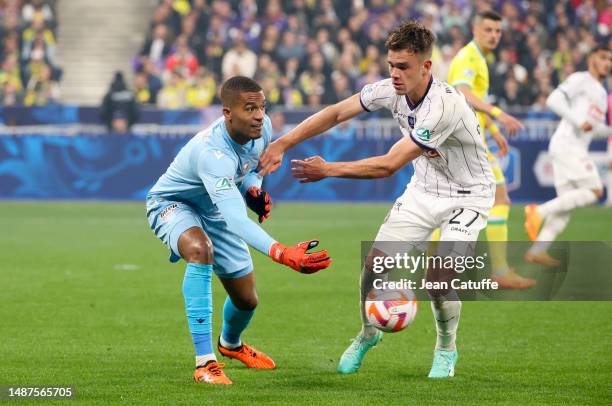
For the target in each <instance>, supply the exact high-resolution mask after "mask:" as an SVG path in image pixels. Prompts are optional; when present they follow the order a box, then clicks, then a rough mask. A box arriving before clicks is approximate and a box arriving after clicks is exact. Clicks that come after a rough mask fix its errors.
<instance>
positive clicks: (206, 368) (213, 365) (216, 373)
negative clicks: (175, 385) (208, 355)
mask: <svg viewBox="0 0 612 406" xmlns="http://www.w3.org/2000/svg"><path fill="white" fill-rule="evenodd" d="M224 366H225V364H221V363H219V362H217V361H208V362H207V363H206V365H203V366H201V367H197V368H196V370H195V372H194V374H193V379H194V380H195V381H196V382H204V383H212V384H217V385H231V384H232V383H233V382H232V381H231V380H230V379H229V378H228V377H227V376H226V375H225V372H223V367H224Z"/></svg>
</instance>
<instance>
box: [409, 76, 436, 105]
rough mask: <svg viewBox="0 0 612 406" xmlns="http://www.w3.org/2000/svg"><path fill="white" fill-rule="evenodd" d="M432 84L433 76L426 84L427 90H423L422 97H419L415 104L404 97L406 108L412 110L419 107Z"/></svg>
mask: <svg viewBox="0 0 612 406" xmlns="http://www.w3.org/2000/svg"><path fill="white" fill-rule="evenodd" d="M432 83H433V75H431V76H429V83H428V84H427V89H426V90H425V94H424V95H423V97H421V99H420V100H419V101H418V102H416V104H412V102H411V101H410V98H409V97H408V95H405V96H404V97H405V98H406V103H408V107H410V110H414V109H416V108H417V107H419V105H420V104H421V103H422V102H423V100H424V99H425V96H427V93H429V89H430V88H431V84H432Z"/></svg>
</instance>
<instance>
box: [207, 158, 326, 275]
mask: <svg viewBox="0 0 612 406" xmlns="http://www.w3.org/2000/svg"><path fill="white" fill-rule="evenodd" d="M197 165H198V175H199V176H200V179H201V180H202V183H203V184H204V188H205V189H206V191H207V192H208V195H209V197H210V199H211V201H212V203H214V204H215V206H216V207H217V209H218V210H219V212H220V214H221V217H222V218H223V220H224V221H225V223H226V224H227V231H228V232H229V233H232V234H235V235H237V236H238V237H240V238H241V239H242V240H244V242H246V243H247V244H248V245H250V246H251V247H253V248H255V249H256V250H258V251H259V252H261V253H262V254H264V255H267V256H269V257H271V258H272V259H273V260H274V261H276V262H278V263H281V264H283V265H287V266H289V267H291V268H292V269H295V270H296V271H298V272H302V273H314V272H317V271H320V270H321V269H325V268H327V267H328V266H329V265H330V264H331V259H330V258H329V254H328V252H327V251H326V250H322V251H317V252H308V250H310V249H312V248H314V247H315V246H316V245H317V244H318V241H316V240H312V241H308V242H307V243H306V245H307V247H305V248H304V246H303V244H304V243H301V244H297V245H295V246H292V247H286V246H284V245H282V244H280V243H278V242H277V241H275V240H274V239H273V238H272V237H271V236H270V235H269V234H268V233H266V231H265V230H263V229H262V228H261V227H260V226H258V225H257V224H256V223H255V222H253V221H252V220H251V219H250V218H249V217H248V216H247V210H246V204H245V199H244V197H243V194H242V193H241V191H240V190H239V189H238V187H237V186H236V184H235V183H234V182H233V180H232V177H233V174H234V173H235V172H236V167H237V162H236V161H235V160H234V159H233V158H232V157H230V156H228V155H227V154H225V153H224V152H223V151H220V150H211V151H204V152H203V153H202V154H201V155H200V157H199V158H198V163H197ZM256 185H257V183H252V184H251V186H249V187H253V186H256ZM242 186H245V185H242ZM313 241H316V243H313Z"/></svg>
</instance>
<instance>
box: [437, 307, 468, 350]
mask: <svg viewBox="0 0 612 406" xmlns="http://www.w3.org/2000/svg"><path fill="white" fill-rule="evenodd" d="M431 310H432V311H433V315H434V319H435V321H436V331H437V333H438V336H437V339H436V350H445V351H455V350H456V349H457V346H456V345H455V340H456V338H457V326H458V325H459V317H460V316H461V301H460V300H446V299H445V298H444V297H443V296H442V297H439V298H436V299H432V301H431Z"/></svg>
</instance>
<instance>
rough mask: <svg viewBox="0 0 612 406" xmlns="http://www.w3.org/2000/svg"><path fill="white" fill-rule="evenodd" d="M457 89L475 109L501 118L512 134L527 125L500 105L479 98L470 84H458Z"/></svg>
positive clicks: (497, 118)
mask: <svg viewBox="0 0 612 406" xmlns="http://www.w3.org/2000/svg"><path fill="white" fill-rule="evenodd" d="M457 90H459V91H460V92H461V93H463V95H464V96H465V98H466V100H467V101H468V103H469V104H470V105H471V106H472V107H474V109H476V110H478V111H481V112H483V113H486V114H488V115H489V116H491V117H493V118H495V119H496V120H499V121H500V122H501V123H502V124H503V125H504V127H506V130H508V133H509V134H510V135H516V134H517V133H518V131H519V130H520V129H523V128H525V126H524V125H523V124H522V123H521V122H520V121H519V120H518V119H517V118H516V117H514V116H511V115H510V114H508V113H506V112H504V111H503V110H502V109H500V108H499V107H496V106H494V105H492V104H489V103H487V102H485V101H484V100H481V99H479V98H478V96H476V95H475V94H474V93H472V90H471V89H470V87H469V86H467V85H458V86H457Z"/></svg>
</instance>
